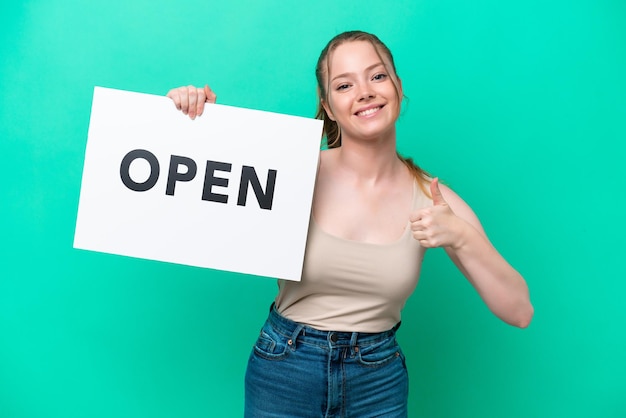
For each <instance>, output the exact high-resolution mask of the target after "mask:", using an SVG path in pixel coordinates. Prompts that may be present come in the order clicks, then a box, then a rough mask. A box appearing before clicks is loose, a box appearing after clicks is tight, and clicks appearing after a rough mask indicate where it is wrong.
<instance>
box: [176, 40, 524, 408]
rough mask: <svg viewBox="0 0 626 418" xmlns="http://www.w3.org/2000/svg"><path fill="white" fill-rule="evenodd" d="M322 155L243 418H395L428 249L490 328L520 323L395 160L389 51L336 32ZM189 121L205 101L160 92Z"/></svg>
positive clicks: (193, 91) (458, 230) (442, 208)
mask: <svg viewBox="0 0 626 418" xmlns="http://www.w3.org/2000/svg"><path fill="white" fill-rule="evenodd" d="M316 75H317V81H318V91H319V111H318V115H317V116H318V118H320V119H323V120H324V134H325V137H326V140H327V145H328V149H327V150H325V151H322V153H321V157H320V164H319V170H318V175H317V181H316V186H315V195H314V196H315V197H314V201H313V209H312V216H311V222H310V228H309V235H308V241H307V249H306V255H305V263H304V269H303V274H302V281H300V282H287V281H279V292H278V295H277V297H276V299H275V301H274V304H272V307H271V309H270V314H269V317H268V319H267V321H266V323H265V325H264V326H263V328H262V330H261V333H260V336H259V338H258V340H257V343H256V345H255V347H254V349H253V351H252V354H251V355H250V359H249V363H248V369H247V373H246V403H245V408H246V409H245V415H246V416H247V417H347V416H350V417H406V416H407V399H408V379H407V373H406V367H405V364H404V356H403V354H402V351H401V350H400V348H399V347H398V344H397V342H396V339H395V331H396V330H397V328H398V326H399V324H400V311H401V309H402V308H403V306H404V304H405V302H406V300H407V298H408V297H409V296H410V294H411V293H412V292H413V290H414V289H415V286H416V284H417V280H418V277H419V273H420V267H421V263H422V259H423V256H424V253H425V251H426V249H427V248H432V247H443V248H444V249H445V251H446V252H447V254H448V255H449V257H450V258H451V259H452V261H453V262H454V263H455V264H456V266H457V267H458V268H459V270H460V271H461V272H462V273H463V274H464V275H465V277H466V278H467V279H468V280H469V281H470V282H471V284H472V285H473V286H474V287H475V288H476V290H477V291H478V293H479V295H480V296H481V297H482V299H483V300H484V302H485V303H486V304H487V306H488V307H489V308H490V309H491V311H492V312H493V313H494V314H495V315H497V316H498V317H499V318H501V319H502V320H503V321H505V322H507V323H509V324H511V325H514V326H518V327H522V328H524V327H526V326H528V324H529V323H530V320H531V318H532V316H533V308H532V305H531V303H530V299H529V294H528V288H527V286H526V283H525V281H524V279H523V278H522V276H521V275H520V274H519V273H518V272H517V271H515V270H514V269H513V268H512V267H511V266H510V265H509V264H508V263H507V261H506V260H505V259H504V258H502V256H501V255H500V254H499V253H498V252H497V251H496V249H495V248H494V247H493V246H492V245H491V243H490V242H489V240H488V239H487V236H486V235H485V232H484V231H483V228H482V227H481V225H480V222H479V221H478V219H477V217H476V215H475V214H474V212H473V211H472V209H471V208H470V207H469V206H468V205H467V204H466V203H465V202H464V201H463V200H462V199H461V198H460V197H459V196H458V195H457V194H456V193H454V192H453V191H452V190H451V189H450V188H448V187H446V186H444V185H440V184H439V182H438V180H437V178H434V179H433V178H431V177H430V176H428V174H427V173H426V172H424V171H423V170H421V169H420V168H419V167H417V166H416V165H414V164H413V163H412V162H411V160H407V159H403V158H401V157H400V156H399V155H398V153H397V151H396V126H395V124H396V120H397V118H398V115H399V112H400V104H401V101H402V98H403V93H402V83H401V81H400V78H399V77H398V75H397V74H396V69H395V65H394V62H393V57H392V54H391V52H390V51H389V49H388V48H387V47H386V46H385V45H384V44H383V43H382V42H381V41H380V40H379V39H378V38H377V37H376V36H374V35H372V34H368V33H364V32H358V31H354V32H345V33H342V34H340V35H338V36H336V37H335V38H333V39H332V40H331V41H330V42H329V44H328V45H327V46H326V47H325V48H324V50H323V51H322V53H321V55H320V57H319V60H318V64H317V69H316ZM168 97H170V98H171V99H172V100H173V101H174V103H175V105H176V107H177V108H178V109H179V110H182V111H183V112H184V113H185V114H187V115H189V116H190V117H191V118H195V117H196V116H198V115H201V114H202V112H203V109H204V104H205V102H208V103H214V102H215V99H216V96H215V94H214V93H213V92H212V91H211V90H210V88H209V87H208V86H206V87H204V88H196V87H193V86H188V87H181V88H177V89H173V90H171V91H170V92H169V93H168Z"/></svg>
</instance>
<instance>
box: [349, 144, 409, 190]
mask: <svg viewBox="0 0 626 418" xmlns="http://www.w3.org/2000/svg"><path fill="white" fill-rule="evenodd" d="M337 153H338V155H337V161H338V163H339V164H340V167H341V169H342V170H344V171H345V174H346V175H348V176H353V180H354V181H358V182H361V183H369V184H371V185H375V184H377V183H379V182H381V181H385V180H389V179H393V178H395V176H397V175H398V174H400V172H401V170H402V169H403V168H404V164H403V163H402V161H400V159H399V158H398V155H397V151H396V141H395V135H394V136H393V137H392V138H386V139H384V140H373V141H352V140H349V139H347V138H344V139H342V144H341V147H339V148H338V149H337Z"/></svg>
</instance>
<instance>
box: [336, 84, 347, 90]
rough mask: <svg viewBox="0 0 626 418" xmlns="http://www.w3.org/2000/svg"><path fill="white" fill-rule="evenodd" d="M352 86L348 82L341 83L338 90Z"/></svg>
mask: <svg viewBox="0 0 626 418" xmlns="http://www.w3.org/2000/svg"><path fill="white" fill-rule="evenodd" d="M348 87H350V86H349V85H348V84H340V85H338V86H337V90H345V89H347V88H348Z"/></svg>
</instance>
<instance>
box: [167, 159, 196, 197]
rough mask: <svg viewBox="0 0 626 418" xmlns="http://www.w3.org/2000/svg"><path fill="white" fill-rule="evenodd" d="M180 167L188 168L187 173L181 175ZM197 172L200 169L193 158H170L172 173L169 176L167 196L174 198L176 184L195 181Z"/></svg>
mask: <svg viewBox="0 0 626 418" xmlns="http://www.w3.org/2000/svg"><path fill="white" fill-rule="evenodd" d="M180 165H184V166H185V167H187V171H186V172H184V173H179V172H178V166H180ZM197 170H198V167H197V166H196V162H195V161H194V160H192V159H191V158H188V157H181V156H179V155H172V157H171V158H170V171H169V173H168V175H167V187H166V189H165V194H166V195H168V196H174V189H175V188H176V182H177V181H191V180H193V179H194V177H196V172H197Z"/></svg>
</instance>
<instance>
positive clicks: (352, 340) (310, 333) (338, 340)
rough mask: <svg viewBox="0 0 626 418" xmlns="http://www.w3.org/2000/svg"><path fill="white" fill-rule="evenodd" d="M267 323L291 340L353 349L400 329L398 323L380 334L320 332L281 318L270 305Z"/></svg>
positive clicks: (388, 335)
mask: <svg viewBox="0 0 626 418" xmlns="http://www.w3.org/2000/svg"><path fill="white" fill-rule="evenodd" d="M267 321H268V322H269V323H270V324H271V325H272V326H273V327H274V329H275V330H276V331H277V332H279V333H281V334H283V335H285V336H286V337H289V338H291V339H293V340H296V339H299V340H301V341H309V342H311V343H320V342H322V341H323V342H327V343H328V344H330V345H331V346H334V347H341V346H345V347H354V346H356V345H361V346H363V345H368V344H375V343H377V342H379V341H382V340H385V339H387V338H390V337H393V336H394V335H395V333H396V331H397V330H398V328H400V322H398V324H397V325H396V326H394V327H393V328H392V329H390V330H387V331H382V332H375V333H368V332H346V331H322V330H319V329H316V328H312V327H310V326H308V325H304V324H301V323H299V322H295V321H292V320H291V319H288V318H285V317H284V316H282V315H281V314H280V313H279V312H278V310H277V309H276V306H275V305H274V304H272V306H271V307H270V313H269V316H268V319H267Z"/></svg>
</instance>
